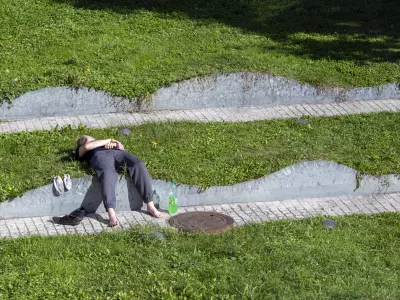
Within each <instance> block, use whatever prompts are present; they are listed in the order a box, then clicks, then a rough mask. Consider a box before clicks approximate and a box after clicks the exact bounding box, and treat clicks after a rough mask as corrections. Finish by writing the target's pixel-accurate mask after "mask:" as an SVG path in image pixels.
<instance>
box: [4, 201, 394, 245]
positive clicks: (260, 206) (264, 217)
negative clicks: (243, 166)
mask: <svg viewBox="0 0 400 300" xmlns="http://www.w3.org/2000/svg"><path fill="white" fill-rule="evenodd" d="M209 210H214V211H217V212H220V213H225V214H227V215H229V216H231V217H232V218H233V220H234V225H235V226H241V225H245V224H253V223H260V222H269V221H274V220H280V219H304V218H309V217H315V216H325V217H331V216H332V217H334V216H342V215H352V214H380V213H388V212H400V193H392V194H383V195H365V196H342V197H335V198H332V197H330V198H307V199H294V200H282V201H273V202H252V203H233V204H221V205H204V206H187V207H181V208H180V212H181V213H182V212H190V211H209ZM117 216H118V218H119V219H120V222H121V225H120V226H118V227H117V228H116V229H118V230H127V229H129V228H131V227H132V226H135V225H139V226H143V225H155V226H158V227H169V225H168V223H167V219H168V218H167V217H166V218H163V219H154V218H152V217H151V216H149V215H148V214H146V213H144V212H139V211H122V212H117ZM106 219H107V214H106V213H101V214H89V215H88V216H87V218H85V219H84V221H82V222H81V224H79V225H78V226H76V227H74V226H62V225H57V224H54V223H53V222H52V217H51V216H45V217H32V218H15V219H5V220H0V237H3V238H4V237H6V238H17V237H22V236H30V235H44V236H51V235H64V234H79V235H88V234H95V233H98V232H102V231H113V230H116V229H111V228H109V227H108V226H107V224H105V223H106V221H107V220H106Z"/></svg>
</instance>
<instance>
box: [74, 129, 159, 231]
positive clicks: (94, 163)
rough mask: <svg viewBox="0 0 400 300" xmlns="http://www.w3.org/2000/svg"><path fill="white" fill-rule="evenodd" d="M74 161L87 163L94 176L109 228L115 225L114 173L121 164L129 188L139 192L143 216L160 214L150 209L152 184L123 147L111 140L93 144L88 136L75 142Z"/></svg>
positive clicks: (116, 177)
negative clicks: (145, 207)
mask: <svg viewBox="0 0 400 300" xmlns="http://www.w3.org/2000/svg"><path fill="white" fill-rule="evenodd" d="M75 155H76V159H77V160H78V161H80V162H83V161H88V162H89V163H90V166H91V167H92V168H93V169H94V171H95V172H96V173H97V176H98V178H99V181H100V186H101V194H102V197H103V203H104V207H105V209H106V211H107V212H108V216H109V224H110V226H111V227H113V226H116V225H118V224H119V221H118V219H117V217H116V215H115V206H116V191H115V188H116V184H117V180H118V173H117V170H118V169H120V168H122V167H123V166H124V165H125V164H126V166H127V169H128V172H129V175H130V177H131V178H132V180H133V184H134V185H135V187H136V188H137V190H138V191H139V193H140V195H141V196H142V198H143V200H144V202H145V203H146V206H147V212H148V213H149V214H151V215H152V216H153V217H155V218H161V217H162V216H163V214H162V213H161V212H159V211H158V210H157V209H156V207H155V206H154V202H153V200H152V191H153V190H152V184H151V178H150V175H149V173H148V171H147V169H146V165H145V164H144V162H143V161H141V160H140V159H139V158H137V157H136V156H134V155H133V154H132V153H129V152H128V151H125V148H124V146H123V145H122V144H121V143H120V142H118V141H116V140H114V139H107V140H96V139H94V138H93V137H91V136H88V135H84V136H81V137H80V138H79V139H78V140H77V142H76V151H75Z"/></svg>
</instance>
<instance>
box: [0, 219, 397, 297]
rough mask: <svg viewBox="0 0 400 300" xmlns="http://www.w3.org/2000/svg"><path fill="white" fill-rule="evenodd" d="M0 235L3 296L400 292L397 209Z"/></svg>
mask: <svg viewBox="0 0 400 300" xmlns="http://www.w3.org/2000/svg"><path fill="white" fill-rule="evenodd" d="M335 220H336V221H337V222H338V227H337V228H335V229H333V230H328V229H325V228H324V227H323V225H322V222H323V218H322V217H318V218H312V219H305V220H301V221H286V220H285V221H279V222H269V223H263V224H258V225H251V226H244V227H239V228H235V229H233V230H231V231H228V232H225V233H222V234H219V235H202V234H184V233H179V232H176V231H172V230H169V231H165V233H166V234H167V240H166V241H161V240H152V239H149V238H148V235H147V233H148V232H149V231H150V228H144V229H143V228H134V229H133V230H130V231H126V232H117V233H106V234H98V235H93V236H57V237H51V238H46V237H32V238H20V239H14V240H0V250H1V255H0V266H1V270H2V271H1V273H0V298H1V299H263V300H264V299H335V300H336V299H351V300H353V299H398V298H399V296H400V286H399V280H400V278H399V276H400V271H399V270H400V256H399V253H398V250H399V247H400V239H399V234H400V232H399V228H400V218H399V214H394V213H390V214H381V215H375V216H348V217H337V218H335Z"/></svg>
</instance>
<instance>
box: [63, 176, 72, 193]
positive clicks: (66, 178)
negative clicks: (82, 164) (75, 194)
mask: <svg viewBox="0 0 400 300" xmlns="http://www.w3.org/2000/svg"><path fill="white" fill-rule="evenodd" d="M64 186H65V189H66V190H67V191H69V190H70V189H71V188H72V181H71V177H70V176H69V175H68V174H64Z"/></svg>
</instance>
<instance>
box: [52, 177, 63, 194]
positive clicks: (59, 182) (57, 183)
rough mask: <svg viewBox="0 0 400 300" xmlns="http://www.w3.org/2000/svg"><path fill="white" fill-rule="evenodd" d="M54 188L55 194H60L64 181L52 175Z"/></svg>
mask: <svg viewBox="0 0 400 300" xmlns="http://www.w3.org/2000/svg"><path fill="white" fill-rule="evenodd" d="M53 184H54V189H55V190H56V194H57V195H58V196H60V195H61V194H62V193H63V192H64V183H63V180H62V179H61V177H60V176H58V175H57V176H56V177H54V180H53Z"/></svg>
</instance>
